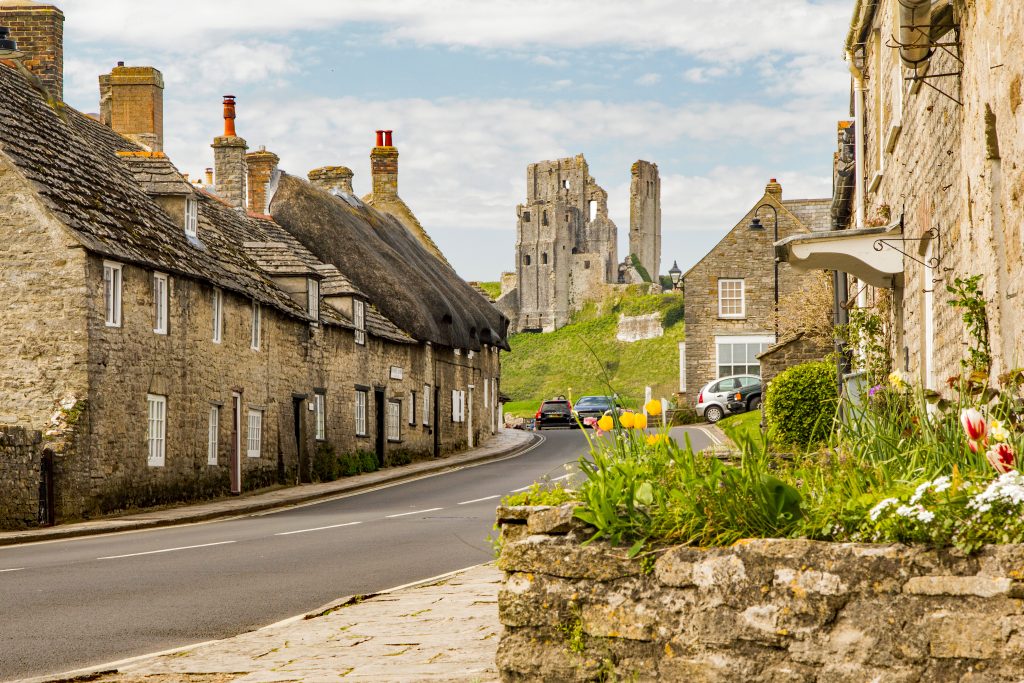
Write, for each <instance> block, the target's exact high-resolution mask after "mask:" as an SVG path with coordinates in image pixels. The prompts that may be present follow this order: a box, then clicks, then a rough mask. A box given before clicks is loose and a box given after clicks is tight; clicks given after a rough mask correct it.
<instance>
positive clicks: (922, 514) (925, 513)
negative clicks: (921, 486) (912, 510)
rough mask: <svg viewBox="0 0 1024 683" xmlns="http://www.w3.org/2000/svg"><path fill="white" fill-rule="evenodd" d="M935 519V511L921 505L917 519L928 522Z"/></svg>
mask: <svg viewBox="0 0 1024 683" xmlns="http://www.w3.org/2000/svg"><path fill="white" fill-rule="evenodd" d="M933 519H935V513H934V512H931V511H929V510H925V509H924V508H923V507H919V508H918V510H917V521H919V522H923V523H924V524H927V523H928V522H930V521H932V520H933Z"/></svg>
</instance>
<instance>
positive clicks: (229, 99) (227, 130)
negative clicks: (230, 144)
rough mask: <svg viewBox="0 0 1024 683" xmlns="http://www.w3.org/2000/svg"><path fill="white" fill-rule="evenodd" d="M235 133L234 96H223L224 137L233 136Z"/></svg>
mask: <svg viewBox="0 0 1024 683" xmlns="http://www.w3.org/2000/svg"><path fill="white" fill-rule="evenodd" d="M237 135H238V134H237V133H235V96H234V95H225V96H224V137H226V138H233V137H236V136H237Z"/></svg>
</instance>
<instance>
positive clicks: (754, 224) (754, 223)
mask: <svg viewBox="0 0 1024 683" xmlns="http://www.w3.org/2000/svg"><path fill="white" fill-rule="evenodd" d="M750 230H751V231H752V232H761V231H762V230H764V226H763V225H761V219H760V218H758V217H757V216H754V218H753V219H751V221H750Z"/></svg>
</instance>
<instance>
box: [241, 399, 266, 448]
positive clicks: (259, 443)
mask: <svg viewBox="0 0 1024 683" xmlns="http://www.w3.org/2000/svg"><path fill="white" fill-rule="evenodd" d="M245 424H246V429H245V456H246V457H247V458H260V457H262V456H263V411H262V410H260V409H259V408H249V411H248V413H247V415H246V420H245Z"/></svg>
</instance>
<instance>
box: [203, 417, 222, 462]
mask: <svg viewBox="0 0 1024 683" xmlns="http://www.w3.org/2000/svg"><path fill="white" fill-rule="evenodd" d="M219 433H220V406H210V421H209V427H208V428H207V434H206V464H207V465H216V464H217V437H218V436H219Z"/></svg>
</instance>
